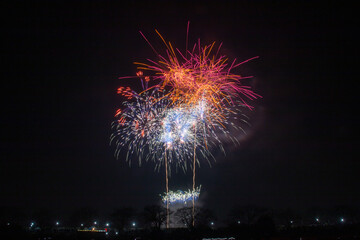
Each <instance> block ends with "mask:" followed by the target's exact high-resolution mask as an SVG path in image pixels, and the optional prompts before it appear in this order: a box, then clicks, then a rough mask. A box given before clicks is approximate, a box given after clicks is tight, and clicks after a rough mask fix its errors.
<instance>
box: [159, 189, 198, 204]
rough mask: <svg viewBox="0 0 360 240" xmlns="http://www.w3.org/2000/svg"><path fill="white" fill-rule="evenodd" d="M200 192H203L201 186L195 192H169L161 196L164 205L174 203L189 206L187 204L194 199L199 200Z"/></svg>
mask: <svg viewBox="0 0 360 240" xmlns="http://www.w3.org/2000/svg"><path fill="white" fill-rule="evenodd" d="M200 190H201V186H199V187H197V188H195V190H188V191H181V190H177V191H176V192H174V191H169V192H168V193H164V195H160V196H161V200H162V202H163V203H167V202H169V203H170V204H174V203H183V204H187V202H189V201H192V200H193V198H194V199H195V200H196V199H198V198H199V196H200Z"/></svg>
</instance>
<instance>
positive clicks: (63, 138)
mask: <svg viewBox="0 0 360 240" xmlns="http://www.w3.org/2000/svg"><path fill="white" fill-rule="evenodd" d="M74 2H75V3H74ZM224 2H225V1H218V2H215V1H204V2H202V3H194V2H188V3H182V1H175V2H174V3H172V1H166V2H160V3H152V1H149V2H139V1H134V3H126V4H125V3H122V1H114V2H110V1H85V2H79V1H69V2H66V3H62V2H57V3H54V2H52V1H50V2H45V1H39V2H38V1H30V2H28V1H27V2H26V3H25V2H16V3H7V4H2V7H1V12H2V14H1V22H2V23H3V27H2V39H5V43H3V44H2V50H1V58H2V68H3V70H2V73H3V74H2V75H3V77H2V84H1V92H2V94H1V97H2V109H1V129H2V130H1V144H0V148H1V158H0V161H1V162H0V206H16V207H22V208H24V209H27V210H32V209H38V208H51V209H57V211H60V212H62V211H63V212H66V211H70V210H72V209H76V208H80V207H93V208H97V209H99V210H101V211H111V210H112V209H113V208H116V207H121V206H133V207H135V208H139V209H140V208H142V207H143V206H145V205H148V204H153V203H157V202H159V196H158V194H160V193H162V192H164V191H165V181H164V173H162V172H160V173H158V172H154V170H153V164H151V163H147V164H144V165H143V166H142V167H140V168H139V167H137V166H136V165H133V166H132V167H131V168H129V166H128V165H127V163H126V162H125V161H124V159H119V160H117V159H116V158H115V157H114V156H113V153H114V146H110V134H111V132H112V130H111V122H112V121H113V120H114V113H115V111H116V109H117V108H118V107H120V106H121V101H122V98H121V97H120V96H118V95H117V94H116V90H117V88H118V87H119V86H126V85H129V84H130V85H133V86H134V85H136V84H134V83H130V82H131V80H119V79H118V77H121V76H129V75H134V74H135V72H136V67H135V66H134V65H133V62H134V61H143V62H144V61H146V58H153V59H154V58H155V56H154V54H153V52H152V51H151V48H150V47H149V46H148V45H147V43H146V41H145V40H144V39H143V38H142V37H141V35H140V34H139V30H141V31H142V32H144V33H145V35H146V36H147V37H148V39H149V40H150V41H151V42H152V43H153V44H154V46H155V47H158V48H163V46H162V44H161V41H160V40H159V38H158V37H157V36H156V33H155V31H154V29H155V28H156V29H158V30H159V31H160V32H161V33H162V35H163V36H165V38H166V39H167V40H169V41H171V42H172V43H174V44H175V45H176V46H178V47H179V48H181V49H184V48H185V40H186V26H187V22H188V21H190V33H189V36H190V37H189V42H190V43H191V45H192V44H193V43H194V42H195V41H197V39H198V38H201V41H202V43H207V44H209V43H211V42H212V41H217V43H220V42H223V53H225V54H227V55H228V56H229V57H230V58H231V59H233V58H235V57H236V58H237V59H238V60H239V61H241V60H246V59H248V58H251V57H253V56H260V58H259V59H257V60H254V61H252V62H249V63H247V64H245V65H243V66H241V67H240V68H239V69H238V71H239V73H241V74H242V73H245V74H246V75H247V74H248V75H254V78H253V79H252V80H250V81H248V82H247V84H249V85H251V86H252V87H253V88H254V89H255V91H256V92H257V93H259V94H260V95H262V96H263V98H262V99H260V100H256V101H255V102H254V106H255V110H254V111H252V112H248V114H249V116H250V117H251V119H250V122H251V124H252V127H251V128H249V129H247V132H248V135H247V136H246V137H244V138H243V140H242V141H241V144H240V146H237V147H228V148H227V155H226V157H225V156H223V155H218V156H217V162H216V163H215V164H214V165H213V166H212V167H209V166H208V165H207V164H206V163H204V164H203V165H202V167H201V168H200V169H198V175H197V182H198V183H199V184H201V185H202V196H201V202H202V204H203V205H204V206H206V207H208V208H211V209H214V210H215V211H218V212H219V211H224V212H226V211H228V210H229V209H230V208H231V207H232V206H234V205H247V204H255V205H260V206H265V207H272V208H277V207H292V208H307V207H311V206H334V205H354V206H358V207H360V205H359V204H360V187H359V183H360V162H359V149H358V143H359V140H358V138H357V137H358V136H359V135H358V132H357V129H358V127H357V124H358V122H359V115H358V113H357V111H358V109H359V107H358V105H357V103H358V92H356V86H357V85H358V84H355V83H357V82H358V77H357V76H356V73H357V72H358V71H357V69H358V66H357V65H356V63H358V62H359V61H358V60H359V58H358V55H357V56H355V55H356V54H355V52H356V51H357V48H355V46H358V45H357V44H355V36H356V35H357V30H358V26H357V25H356V24H355V19H356V14H357V13H355V11H354V7H353V6H350V5H347V3H344V2H342V1H341V2H340V1H339V2H338V3H333V2H332V1H329V2H328V3H327V4H326V5H322V4H320V3H313V2H312V1H311V2H308V3H306V4H304V3H301V4H300V3H293V1H271V2H270V1H263V2H261V1H254V2H253V1H251V2H250V1H249V2H246V1H237V2H236V4H235V3H233V2H226V3H224ZM320 2H323V1H320ZM133 81H135V80H133ZM170 188H171V189H174V190H175V189H176V188H182V189H184V190H185V189H188V188H191V174H183V173H181V172H179V173H178V174H177V175H176V176H173V177H172V178H171V179H170Z"/></svg>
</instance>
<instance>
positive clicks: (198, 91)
mask: <svg viewBox="0 0 360 240" xmlns="http://www.w3.org/2000/svg"><path fill="white" fill-rule="evenodd" d="M155 31H156V33H157V34H158V35H159V36H160V38H161V39H162V41H163V43H164V44H165V46H166V57H164V56H162V55H160V54H158V53H157V51H156V50H155V49H154V48H153V47H152V45H151V44H150V42H149V41H148V40H147V39H146V37H145V36H144V35H143V34H142V33H141V32H140V33H141V34H142V36H143V37H144V38H145V40H146V41H147V42H148V43H149V45H150V46H151V48H152V49H153V50H154V51H155V52H156V54H157V55H158V57H159V60H158V61H157V62H156V61H152V60H148V61H149V63H139V62H135V64H137V65H138V69H139V70H149V71H153V72H155V76H154V77H153V80H157V81H159V82H158V84H156V85H155V86H152V87H150V88H148V89H147V90H149V89H151V88H159V89H164V88H168V89H169V92H168V94H167V95H165V96H164V97H167V98H169V99H171V100H172V102H173V104H176V105H180V104H181V105H184V104H185V105H187V106H189V107H190V108H191V107H192V106H194V105H196V104H198V103H199V102H205V103H206V105H207V106H208V107H211V108H213V109H214V108H215V109H219V108H220V109H221V108H223V107H225V105H233V104H234V101H233V99H240V101H241V102H242V104H243V105H244V106H247V107H248V108H250V109H252V107H251V106H250V105H249V104H248V103H247V101H246V100H253V99H256V98H257V97H260V95H258V94H256V93H254V92H253V91H252V90H251V88H250V86H245V85H243V84H242V82H241V80H243V79H246V78H251V77H252V76H246V77H243V76H241V75H238V74H233V73H231V70H232V69H234V68H236V67H238V66H240V65H241V64H243V63H246V62H248V61H250V60H252V59H255V58H258V57H253V58H250V59H248V60H246V61H243V62H240V63H237V62H236V59H235V60H234V61H233V62H232V63H231V65H230V64H229V63H228V58H227V57H226V56H224V55H221V56H219V55H218V53H219V50H220V48H221V45H222V44H220V45H219V47H218V49H217V51H216V53H214V51H213V48H214V46H215V42H213V43H212V44H210V45H205V46H203V47H202V46H201V44H200V40H199V41H198V43H197V44H194V46H193V48H192V51H189V50H187V49H186V51H185V53H182V52H181V51H180V50H179V49H178V48H175V50H174V48H173V46H172V44H171V43H170V42H168V43H167V42H166V41H165V39H164V38H163V37H162V36H161V34H160V33H159V32H158V31H157V30H155ZM148 81H149V79H148Z"/></svg>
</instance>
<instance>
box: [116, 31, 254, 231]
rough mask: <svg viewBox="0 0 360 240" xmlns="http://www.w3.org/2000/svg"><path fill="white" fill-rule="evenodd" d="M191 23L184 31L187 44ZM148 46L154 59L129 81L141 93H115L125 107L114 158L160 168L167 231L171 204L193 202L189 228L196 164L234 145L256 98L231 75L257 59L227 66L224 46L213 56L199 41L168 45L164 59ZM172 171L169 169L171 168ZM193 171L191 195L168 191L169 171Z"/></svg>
mask: <svg viewBox="0 0 360 240" xmlns="http://www.w3.org/2000/svg"><path fill="white" fill-rule="evenodd" d="M188 32H189V24H188V29H187V39H188ZM140 33H141V35H142V36H143V37H144V39H145V40H146V42H147V43H148V44H149V45H150V47H151V48H152V49H153V51H154V52H155V53H156V56H157V60H151V59H148V62H147V63H140V62H135V64H136V65H137V66H138V67H137V68H138V72H137V74H136V76H133V77H122V78H121V79H124V78H135V79H139V80H140V82H141V87H142V91H141V92H140V93H138V92H136V91H134V90H132V89H131V88H130V87H123V86H122V87H119V88H118V93H119V94H120V95H122V96H123V97H125V98H126V99H127V101H124V102H123V107H122V108H121V109H118V110H117V111H116V114H115V117H116V118H117V121H115V122H114V123H113V128H114V129H115V131H114V132H113V134H112V136H111V141H112V142H115V143H116V151H115V155H116V157H117V158H119V156H120V152H121V151H124V152H126V161H128V162H129V164H131V161H132V160H134V159H137V160H138V163H139V165H141V163H142V161H143V160H145V161H149V160H151V161H152V162H155V169H160V167H161V166H164V168H165V173H166V194H165V195H164V196H162V200H163V202H164V203H166V205H167V227H168V226H169V211H168V209H169V204H170V203H174V202H184V203H186V202H187V201H190V200H192V204H193V225H194V207H195V199H196V198H198V197H199V194H200V187H198V188H196V187H195V175H196V171H195V168H196V165H200V161H199V159H205V160H206V161H207V162H208V163H211V160H212V159H213V160H215V158H214V157H213V155H212V153H211V152H212V150H213V149H214V148H218V149H220V150H221V151H223V152H224V153H225V151H224V148H223V145H222V144H223V141H224V139H227V140H231V141H233V142H234V143H236V141H237V138H236V137H234V135H235V132H236V131H237V130H242V128H241V126H238V123H239V120H240V121H243V122H245V123H247V121H246V118H247V117H246V116H245V115H244V114H243V112H242V109H244V108H247V109H250V110H251V109H252V108H253V107H252V106H251V105H250V104H249V103H248V101H251V100H253V99H256V98H258V97H260V95H258V94H256V93H254V92H253V91H252V90H251V88H250V86H246V85H243V81H244V80H245V79H249V78H251V77H252V76H241V75H238V74H234V73H232V71H233V70H234V69H235V68H237V67H239V66H240V65H242V64H244V63H246V62H248V61H250V60H252V59H255V58H257V57H253V58H250V59H248V60H245V61H242V62H237V61H236V59H235V60H233V61H232V62H231V63H230V62H229V61H228V58H227V57H226V56H225V55H221V54H219V53H220V49H221V46H222V44H220V45H219V46H218V47H217V50H216V51H214V50H213V49H214V46H215V42H213V43H212V44H210V45H204V46H201V44H200V39H199V40H198V42H197V43H196V44H194V45H193V47H192V50H188V49H187V46H188V44H187V43H186V50H185V51H184V52H181V51H180V50H179V49H178V48H174V47H173V45H172V44H171V43H170V42H166V41H165V39H164V38H163V37H162V35H161V34H160V33H159V32H158V31H157V30H156V33H157V34H158V35H159V37H160V38H161V40H162V41H163V43H164V45H165V47H166V48H165V54H163V55H161V54H159V53H158V52H157V51H156V50H155V48H154V47H153V46H152V45H151V43H150V42H149V41H148V39H147V38H146V37H145V35H144V34H143V33H142V32H140ZM169 166H170V167H169ZM172 166H174V167H175V168H176V169H177V168H182V169H183V170H184V171H187V169H188V168H191V169H192V170H193V189H192V191H190V190H189V191H187V192H182V191H177V192H173V191H169V185H168V176H169V172H170V169H171V167H172Z"/></svg>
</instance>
